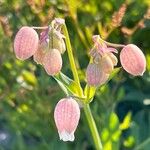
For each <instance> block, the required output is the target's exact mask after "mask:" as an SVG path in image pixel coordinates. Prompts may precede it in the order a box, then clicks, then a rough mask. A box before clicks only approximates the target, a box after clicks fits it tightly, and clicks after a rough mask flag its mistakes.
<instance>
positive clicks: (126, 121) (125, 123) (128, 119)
mask: <svg viewBox="0 0 150 150" xmlns="http://www.w3.org/2000/svg"><path fill="white" fill-rule="evenodd" d="M131 117H132V114H131V112H128V113H127V115H126V116H125V118H124V120H123V122H122V123H121V124H120V129H121V130H125V129H128V128H129V127H130V122H131Z"/></svg>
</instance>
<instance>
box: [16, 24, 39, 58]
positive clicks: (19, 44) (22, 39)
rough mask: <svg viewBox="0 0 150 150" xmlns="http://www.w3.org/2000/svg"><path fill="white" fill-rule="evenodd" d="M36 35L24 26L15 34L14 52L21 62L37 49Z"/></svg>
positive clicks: (37, 40) (31, 29)
mask: <svg viewBox="0 0 150 150" xmlns="http://www.w3.org/2000/svg"><path fill="white" fill-rule="evenodd" d="M38 42H39V38H38V34H37V32H36V31H35V30H34V29H33V28H31V27H27V26H24V27H22V28H21V29H20V30H19V31H18V32H17V34H16V37H15V41H14V52H15V54H16V57H17V58H18V59H21V60H25V59H28V58H29V57H31V56H32V55H33V54H34V53H35V52H36V51H37V49H38Z"/></svg>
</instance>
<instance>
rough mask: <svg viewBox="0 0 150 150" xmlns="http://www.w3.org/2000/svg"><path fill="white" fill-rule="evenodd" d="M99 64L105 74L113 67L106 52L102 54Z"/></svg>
mask: <svg viewBox="0 0 150 150" xmlns="http://www.w3.org/2000/svg"><path fill="white" fill-rule="evenodd" d="M100 64H101V67H102V70H103V72H105V73H106V74H110V73H111V72H112V70H113V69H114V64H113V62H112V60H111V58H110V57H109V55H108V54H107V53H106V54H104V55H103V56H102V59H101V61H100Z"/></svg>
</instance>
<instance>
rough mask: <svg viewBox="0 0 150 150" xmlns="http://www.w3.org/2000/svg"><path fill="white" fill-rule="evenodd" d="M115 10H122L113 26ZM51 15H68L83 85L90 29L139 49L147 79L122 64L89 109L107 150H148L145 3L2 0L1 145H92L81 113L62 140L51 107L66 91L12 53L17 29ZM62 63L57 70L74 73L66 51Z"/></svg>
mask: <svg viewBox="0 0 150 150" xmlns="http://www.w3.org/2000/svg"><path fill="white" fill-rule="evenodd" d="M122 4H123V5H122ZM119 8H126V13H125V14H124V16H123V19H122V21H121V23H120V22H117V24H116V22H115V21H117V19H118V17H117V11H118V10H119ZM148 8H149V9H148ZM55 17H62V18H65V20H66V24H67V27H68V30H69V34H70V38H71V43H72V47H73V50H74V55H75V58H78V60H77V59H76V63H77V66H78V71H79V74H80V79H81V82H82V85H83V86H84V85H85V73H84V72H85V70H86V67H87V65H88V61H89V56H88V51H89V49H90V48H91V47H92V42H91V37H92V35H93V34H100V35H101V37H102V38H103V39H106V40H107V41H109V42H114V43H123V44H127V43H134V44H136V45H137V46H138V47H140V48H141V49H142V50H143V52H144V54H145V55H146V59H147V71H146V72H145V74H144V76H143V77H133V76H131V75H129V74H127V73H126V72H125V71H123V69H121V70H120V71H119V72H118V73H117V75H116V76H115V77H114V78H113V79H112V80H111V81H110V82H109V83H108V84H107V85H106V86H103V87H101V88H99V89H98V90H97V92H96V95H95V99H94V100H93V102H92V103H91V109H92V113H93V115H94V119H95V120H96V123H97V127H98V130H99V133H100V134H101V138H102V142H103V145H104V150H149V149H150V20H149V19H150V1H149V0H126V1H124V0H66V1H65V0H26V1H24V0H0V150H94V145H93V140H92V137H91V134H90V131H89V128H88V124H87V121H86V119H85V116H84V113H83V111H82V110H81V112H82V114H81V119H80V123H79V126H78V129H77V131H76V133H75V136H76V139H75V141H74V142H73V143H69V142H66V143H65V142H62V141H60V140H59V137H58V133H57V129H56V127H55V124H54V119H53V111H54V107H55V105H56V103H57V102H58V101H59V100H60V99H61V98H63V97H64V93H63V92H62V91H61V89H60V88H59V86H58V85H57V84H56V82H55V81H54V80H53V79H52V78H51V77H50V76H48V75H47V74H46V73H45V71H44V69H43V68H42V67H41V66H39V65H36V63H35V62H33V60H32V58H31V59H29V60H27V61H19V60H17V59H16V58H15V55H14V53H13V40H14V36H15V34H16V32H17V31H18V29H19V28H20V27H21V26H25V25H28V26H45V25H48V23H50V22H51V20H52V19H53V18H55ZM63 60H64V61H63V64H64V65H63V69H62V72H63V73H65V74H67V75H68V76H69V77H72V74H71V71H70V66H69V63H68V57H67V53H65V54H64V55H63ZM118 66H120V64H118Z"/></svg>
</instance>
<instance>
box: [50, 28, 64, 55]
mask: <svg viewBox="0 0 150 150" xmlns="http://www.w3.org/2000/svg"><path fill="white" fill-rule="evenodd" d="M49 34H50V39H49V47H50V48H53V49H57V50H59V52H60V53H61V54H63V53H64V52H65V51H66V45H65V42H64V39H63V38H64V36H63V35H62V34H61V33H60V31H57V30H55V29H52V30H51V31H50V33H49Z"/></svg>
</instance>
